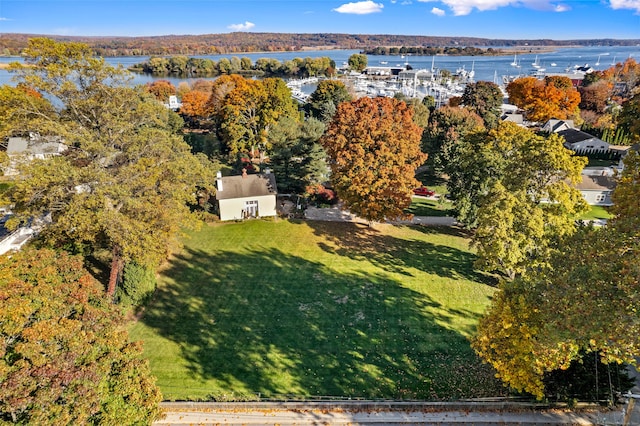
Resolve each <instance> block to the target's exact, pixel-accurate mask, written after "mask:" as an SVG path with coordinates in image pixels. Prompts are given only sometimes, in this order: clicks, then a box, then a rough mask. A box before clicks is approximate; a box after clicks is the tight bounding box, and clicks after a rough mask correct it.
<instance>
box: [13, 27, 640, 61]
mask: <svg viewBox="0 0 640 426" xmlns="http://www.w3.org/2000/svg"><path fill="white" fill-rule="evenodd" d="M42 36H43V35H36V34H0V55H18V54H20V53H21V51H22V49H24V48H25V47H26V46H27V41H28V40H29V39H30V38H33V37H42ZM45 36H46V37H48V38H51V39H53V40H56V41H76V42H82V43H86V44H88V45H89V46H90V47H91V48H92V49H94V51H95V53H96V54H97V55H100V56H136V55H140V56H146V55H177V54H180V55H211V54H225V53H238V52H269V51H298V50H304V49H366V48H375V47H379V46H382V47H401V46H421V47H427V46H432V47H444V46H460V47H465V46H483V47H498V46H499V47H503V46H506V47H509V46H525V45H526V46H529V47H531V46H598V45H599V46H632V45H635V44H638V43H640V39H636V40H614V39H588V40H550V39H539V40H504V39H486V38H477V37H436V36H412V35H391V34H334V33H316V34H289V33H253V32H235V33H225V34H204V35H165V36H153V37H83V36H55V35H45Z"/></svg>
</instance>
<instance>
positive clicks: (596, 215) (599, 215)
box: [579, 206, 613, 220]
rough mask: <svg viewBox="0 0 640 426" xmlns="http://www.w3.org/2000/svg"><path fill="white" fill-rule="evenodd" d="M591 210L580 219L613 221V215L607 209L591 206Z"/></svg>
mask: <svg viewBox="0 0 640 426" xmlns="http://www.w3.org/2000/svg"><path fill="white" fill-rule="evenodd" d="M589 207H590V208H589V210H588V211H587V212H585V213H583V214H582V215H580V218H579V219H583V220H593V219H611V218H612V217H613V215H612V214H611V213H609V210H608V209H607V207H603V206H589Z"/></svg>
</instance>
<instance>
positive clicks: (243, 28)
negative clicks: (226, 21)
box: [227, 21, 256, 31]
mask: <svg viewBox="0 0 640 426" xmlns="http://www.w3.org/2000/svg"><path fill="white" fill-rule="evenodd" d="M255 26H256V24H254V23H253V22H249V21H245V23H244V24H231V25H229V26H228V27H227V28H229V29H230V30H233V31H247V30H250V29H251V28H253V27H255Z"/></svg>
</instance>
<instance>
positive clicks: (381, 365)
mask: <svg viewBox="0 0 640 426" xmlns="http://www.w3.org/2000/svg"><path fill="white" fill-rule="evenodd" d="M163 274H164V275H165V276H166V277H168V278H169V279H168V280H166V282H165V284H164V285H161V286H160V287H159V289H158V291H157V293H156V296H155V298H154V300H153V301H152V302H151V304H150V305H149V306H148V308H147V309H146V311H145V314H144V316H143V317H142V319H141V321H143V322H144V323H145V324H147V325H148V326H149V327H151V328H153V329H155V330H156V331H157V332H158V333H159V334H160V335H161V336H163V337H165V338H167V339H170V340H172V341H174V342H176V343H178V344H179V345H180V347H181V350H182V357H183V358H184V359H185V360H186V361H187V364H188V368H189V370H190V373H191V376H192V377H191V379H193V380H194V381H195V382H201V381H204V380H213V381H214V382H215V383H216V386H217V389H212V390H211V392H210V397H211V398H213V399H223V398H228V396H226V397H225V396H223V395H229V394H234V393H235V395H238V394H247V393H249V394H250V393H254V394H259V395H260V396H262V397H273V396H277V395H296V396H306V397H309V396H341V397H360V398H391V399H427V400H440V399H456V398H467V397H474V396H486V395H496V394H499V393H501V392H503V390H502V389H503V388H502V387H501V385H500V384H499V383H498V381H497V380H496V379H495V378H494V372H493V370H491V369H490V367H488V366H487V365H483V364H482V363H481V362H480V360H479V359H478V358H477V357H476V355H475V354H474V353H473V351H472V349H471V348H470V346H469V342H468V340H467V339H466V338H465V337H464V336H462V335H461V334H460V333H459V332H457V331H454V330H452V329H450V328H448V327H447V324H449V323H450V322H451V320H452V318H454V316H464V315H468V316H473V317H475V314H473V313H468V312H467V313H465V312H451V311H448V310H447V309H446V307H443V306H441V305H439V304H438V303H436V302H434V301H433V300H432V299H431V298H429V297H428V296H427V295H424V294H420V293H417V292H415V291H412V290H409V289H407V288H404V287H402V286H401V285H400V283H398V282H395V281H393V280H391V279H389V278H388V277H385V276H382V275H371V274H364V273H358V272H353V273H349V274H336V273H335V272H331V271H329V270H327V268H325V267H324V266H323V265H322V264H319V263H315V262H311V261H308V260H306V259H302V258H299V257H296V256H291V255H288V254H285V253H283V252H281V251H280V250H277V249H270V250H267V251H264V252H263V251H261V252H247V253H246V254H238V253H236V252H234V253H230V252H215V253H211V252H204V251H199V250H189V249H185V250H184V251H183V253H182V254H181V255H179V256H177V257H175V258H174V259H173V260H172V261H171V263H170V266H169V267H168V269H167V270H165V271H164V272H163ZM159 384H160V385H161V386H162V383H161V381H160V383H159Z"/></svg>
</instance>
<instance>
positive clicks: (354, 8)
mask: <svg viewBox="0 0 640 426" xmlns="http://www.w3.org/2000/svg"><path fill="white" fill-rule="evenodd" d="M383 7H384V6H383V5H382V3H374V2H372V1H371V0H369V1H359V2H356V3H345V4H343V5H342V6H340V7H337V8H335V9H333V11H334V12H338V13H351V14H354V15H368V14H369V13H376V12H382V8H383Z"/></svg>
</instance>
